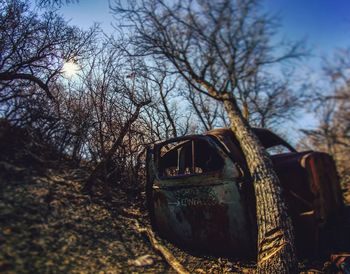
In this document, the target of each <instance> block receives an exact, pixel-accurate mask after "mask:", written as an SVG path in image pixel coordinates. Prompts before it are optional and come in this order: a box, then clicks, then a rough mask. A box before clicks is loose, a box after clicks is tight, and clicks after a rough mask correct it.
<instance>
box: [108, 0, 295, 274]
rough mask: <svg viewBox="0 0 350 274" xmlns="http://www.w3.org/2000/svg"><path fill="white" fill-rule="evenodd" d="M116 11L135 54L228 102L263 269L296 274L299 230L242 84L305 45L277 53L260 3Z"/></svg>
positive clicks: (157, 3)
mask: <svg viewBox="0 0 350 274" xmlns="http://www.w3.org/2000/svg"><path fill="white" fill-rule="evenodd" d="M112 10H113V11H114V13H115V14H116V16H119V18H120V20H123V22H124V25H128V30H127V31H128V32H129V33H132V34H134V35H133V36H132V39H131V40H130V43H131V45H132V46H133V54H135V55H153V56H157V57H158V58H163V59H164V60H166V61H168V62H169V63H171V64H172V65H173V67H174V68H175V70H176V71H177V72H178V73H179V74H180V75H181V76H182V77H183V78H184V79H185V80H186V81H187V82H188V83H189V84H190V85H191V86H192V87H193V88H194V90H196V91H197V92H199V93H202V94H205V95H207V96H209V97H211V98H214V99H216V100H218V101H220V102H222V104H223V106H224V108H225V110H226V112H227V115H228V118H229V121H230V127H231V129H232V131H233V132H234V134H235V136H236V138H237V139H238V141H239V142H240V145H241V147H242V149H243V152H244V154H245V157H246V159H247V162H248V165H249V171H250V174H251V177H252V178H253V180H254V188H255V195H256V205H257V223H258V272H260V273H294V272H295V271H296V269H297V260H296V255H295V248H294V236H293V228H292V223H291V220H290V218H289V217H288V215H287V212H286V205H285V202H284V201H283V199H282V194H281V187H280V183H279V179H278V177H277V175H276V173H275V171H274V170H273V167H272V163H271V160H270V158H269V156H268V154H267V153H266V151H265V150H264V149H263V147H262V145H261V144H260V142H259V140H258V139H257V137H256V136H255V135H254V133H253V132H252V130H251V128H250V126H249V124H248V122H247V120H246V119H245V118H244V117H243V116H242V113H241V110H240V107H239V104H238V98H239V90H240V89H241V87H242V86H244V85H246V84H247V81H249V80H250V79H251V77H252V76H254V75H257V74H258V73H260V71H263V70H264V67H265V66H267V65H269V64H271V63H276V62H279V61H282V60H285V59H288V58H294V57H298V56H299V46H298V45H292V46H291V47H290V48H289V49H288V50H287V51H286V52H285V53H284V54H283V55H281V56H279V57H274V56H273V54H272V53H273V46H272V45H271V36H272V30H273V21H272V19H271V18H268V17H266V16H265V15H262V14H261V13H260V12H259V10H258V3H257V1H254V0H244V1H234V0H233V1H231V0H224V1H215V2H213V1H205V0H204V1H174V2H168V1H162V0H143V1H132V2H131V3H129V4H128V5H125V4H123V3H122V2H121V1H115V3H114V6H113V8H112ZM125 21H127V23H126V24H125Z"/></svg>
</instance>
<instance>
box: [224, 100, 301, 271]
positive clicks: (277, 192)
mask: <svg viewBox="0 0 350 274" xmlns="http://www.w3.org/2000/svg"><path fill="white" fill-rule="evenodd" d="M224 106H225V109H226V111H227V114H228V117H229V119H230V125H231V129H232V131H233V132H234V134H235V136H236V138H237V140H238V141H239V143H240V145H241V147H242V150H243V153H244V155H245V158H246V160H247V164H248V167H249V171H250V174H251V176H252V178H253V181H254V190H255V196H256V211H257V224H258V273H296V272H297V257H296V253H295V247H294V235H293V227H292V222H291V219H290V218H289V216H288V214H287V211H286V204H285V201H284V199H283V197H282V189H281V186H280V182H279V179H278V177H277V175H276V172H275V171H274V169H273V165H272V161H271V159H270V158H269V156H268V154H267V152H266V151H265V149H264V148H263V147H262V145H261V143H260V141H259V140H258V138H257V137H256V136H255V134H254V133H253V131H252V130H251V128H250V126H249V125H248V123H247V121H246V120H245V119H244V118H243V116H242V114H241V112H240V110H239V108H238V106H237V103H236V101H235V100H234V99H233V98H230V99H227V100H224Z"/></svg>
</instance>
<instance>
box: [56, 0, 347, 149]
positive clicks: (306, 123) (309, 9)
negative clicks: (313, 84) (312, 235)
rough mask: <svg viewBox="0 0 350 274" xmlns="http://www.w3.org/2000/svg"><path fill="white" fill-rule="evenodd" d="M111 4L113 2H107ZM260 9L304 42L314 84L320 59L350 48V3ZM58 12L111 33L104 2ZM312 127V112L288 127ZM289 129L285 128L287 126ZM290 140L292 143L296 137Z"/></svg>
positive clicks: (286, 0) (294, 1) (268, 1)
mask: <svg viewBox="0 0 350 274" xmlns="http://www.w3.org/2000/svg"><path fill="white" fill-rule="evenodd" d="M111 1H113V0H111ZM262 5H263V8H264V9H265V10H266V11H267V12H269V13H271V14H276V15H277V16H278V17H279V18H280V19H281V27H280V32H279V35H280V38H282V37H283V38H287V39H288V40H292V41H293V40H299V39H303V38H305V39H306V42H307V46H308V48H310V49H311V50H312V56H311V57H310V58H308V59H306V60H305V61H304V62H300V63H299V64H298V69H299V70H300V71H301V74H302V75H304V76H305V75H306V74H308V75H310V77H309V79H310V80H314V81H318V80H319V79H322V76H321V73H322V72H321V64H322V61H321V58H322V57H325V56H331V55H332V54H333V53H334V51H335V50H336V49H337V48H345V47H350V35H349V34H350V0H263V2H262ZM59 12H60V13H62V14H63V16H64V17H65V18H66V19H68V20H70V21H71V23H72V24H74V25H77V26H79V27H82V28H84V29H87V28H88V27H89V26H91V25H92V24H93V23H94V22H98V23H100V24H101V27H102V29H104V30H105V31H106V32H107V33H113V27H112V26H111V24H112V22H113V21H114V20H113V16H112V15H111V13H110V10H109V3H108V0H99V1H97V0H80V1H79V3H77V4H70V5H67V6H64V7H63V8H61V9H60V11H59ZM315 126H316V120H315V117H314V116H313V114H312V113H305V114H304V115H303V117H302V119H298V120H297V122H296V123H293V124H292V125H290V127H291V128H292V131H294V132H296V130H297V129H298V128H311V127H315ZM288 127H289V125H288ZM292 135H293V137H292V139H294V140H291V141H292V142H293V141H296V139H297V138H298V137H297V135H296V134H292Z"/></svg>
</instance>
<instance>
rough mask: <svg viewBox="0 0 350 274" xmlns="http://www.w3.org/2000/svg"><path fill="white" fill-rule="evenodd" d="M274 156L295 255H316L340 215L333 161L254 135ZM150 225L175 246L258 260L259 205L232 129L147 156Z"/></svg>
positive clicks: (171, 143) (173, 142) (178, 141)
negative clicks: (327, 228) (322, 236)
mask: <svg viewBox="0 0 350 274" xmlns="http://www.w3.org/2000/svg"><path fill="white" fill-rule="evenodd" d="M253 130H254V132H255V133H256V135H257V136H258V138H259V139H260V142H261V144H262V145H263V146H264V147H265V148H266V149H267V151H268V152H269V153H270V155H271V159H272V162H273V164H274V168H275V170H276V172H277V175H278V176H279V179H280V181H281V184H282V188H283V195H284V197H285V200H286V202H287V206H288V210H289V214H290V216H291V218H292V221H293V224H294V228H295V234H296V245H297V250H298V254H299V255H300V256H306V255H310V254H315V253H317V250H318V248H319V238H320V236H319V235H320V231H322V228H323V227H325V226H326V225H327V223H329V222H330V221H331V220H332V218H335V217H336V215H337V212H339V210H340V208H341V207H342V204H343V201H342V194H341V189H340V185H339V181H338V176H337V172H336V168H335V165H334V162H333V160H332V158H331V157H330V156H329V155H328V154H326V153H321V152H314V151H304V152H297V151H296V150H295V149H294V148H293V147H292V146H291V145H289V144H288V143H287V142H286V141H284V140H283V139H282V138H280V137H279V136H277V135H275V134H274V133H272V132H271V131H269V130H267V129H258V128H254V129H253ZM147 165H148V166H147V172H148V174H147V186H146V188H147V189H146V193H147V203H148V207H149V211H150V217H151V223H152V226H153V228H154V229H155V230H157V231H158V232H159V234H160V235H161V236H163V237H165V238H167V239H169V240H171V241H172V242H175V243H176V244H178V245H180V246H182V247H185V248H190V249H192V250H200V251H205V252H210V253H226V254H229V255H230V256H235V257H252V256H255V255H256V252H257V251H256V246H257V245H256V242H257V225H256V205H255V196H254V189H253V184H252V179H251V178H250V176H249V172H248V168H247V163H246V161H245V158H244V155H243V153H242V150H241V148H240V146H239V143H238V141H237V140H236V139H235V136H234V134H233V133H232V131H231V130H230V129H214V130H211V131H209V132H207V133H205V134H203V135H191V136H185V137H180V138H174V139H170V140H167V141H164V142H160V143H157V144H154V145H153V146H152V147H150V148H149V149H148V153H147Z"/></svg>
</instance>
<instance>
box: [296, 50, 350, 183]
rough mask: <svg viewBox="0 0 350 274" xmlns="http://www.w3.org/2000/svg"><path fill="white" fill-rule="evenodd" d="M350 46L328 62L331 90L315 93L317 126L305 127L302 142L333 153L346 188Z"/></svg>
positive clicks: (349, 150) (349, 149)
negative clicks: (314, 127) (312, 127)
mask: <svg viewBox="0 0 350 274" xmlns="http://www.w3.org/2000/svg"><path fill="white" fill-rule="evenodd" d="M349 68H350V49H342V50H338V51H337V52H336V54H335V56H334V57H333V58H332V59H328V61H326V62H325V64H324V72H325V75H326V76H328V81H329V84H328V85H326V84H324V86H328V90H326V91H325V92H324V93H315V96H314V97H313V98H312V104H313V107H314V108H315V109H316V113H317V114H318V115H317V116H318V117H319V125H318V126H317V128H316V129H311V130H310V129H304V130H302V132H303V133H304V134H305V137H304V138H303V140H302V141H301V144H300V145H301V146H303V147H308V148H311V149H317V150H320V151H324V152H327V153H329V154H331V155H332V156H333V158H334V160H335V162H336V164H337V169H338V172H339V174H340V177H341V183H342V186H343V188H347V189H350V172H349V161H350V158H349V155H350V111H349V109H350V74H349Z"/></svg>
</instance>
